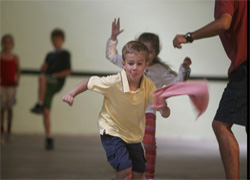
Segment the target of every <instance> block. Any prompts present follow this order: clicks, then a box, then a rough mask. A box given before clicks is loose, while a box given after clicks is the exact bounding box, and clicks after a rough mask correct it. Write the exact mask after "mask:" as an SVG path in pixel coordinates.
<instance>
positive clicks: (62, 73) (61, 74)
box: [52, 69, 71, 78]
mask: <svg viewBox="0 0 250 180" xmlns="http://www.w3.org/2000/svg"><path fill="white" fill-rule="evenodd" d="M70 74H71V70H69V69H67V70H64V71H60V72H57V73H54V74H53V75H52V76H53V77H54V78H62V77H66V76H68V75H70Z"/></svg>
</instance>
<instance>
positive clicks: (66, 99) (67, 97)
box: [63, 94, 74, 106]
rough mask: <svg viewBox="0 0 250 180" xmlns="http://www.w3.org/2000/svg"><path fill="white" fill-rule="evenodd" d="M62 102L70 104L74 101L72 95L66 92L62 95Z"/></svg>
mask: <svg viewBox="0 0 250 180" xmlns="http://www.w3.org/2000/svg"><path fill="white" fill-rule="evenodd" d="M63 102H66V103H68V104H69V105H70V106H72V104H73V102H74V97H73V96H72V95H71V94H66V95H64V96H63Z"/></svg>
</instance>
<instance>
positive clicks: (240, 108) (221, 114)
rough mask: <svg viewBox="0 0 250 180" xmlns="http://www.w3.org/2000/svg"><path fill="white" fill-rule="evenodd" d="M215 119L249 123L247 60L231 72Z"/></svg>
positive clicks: (241, 123)
mask: <svg viewBox="0 0 250 180" xmlns="http://www.w3.org/2000/svg"><path fill="white" fill-rule="evenodd" d="M214 120H217V121H221V122H225V123H233V124H238V125H243V126H246V125H247V61H246V62H244V63H242V64H241V65H240V66H239V67H238V68H237V69H236V70H234V71H233V72H232V73H231V75H230V78H229V82H228V84H227V87H226V88H225V90H224V93H223V95H222V98H221V101H220V104H219V108H218V110H217V113H216V115H215V117H214Z"/></svg>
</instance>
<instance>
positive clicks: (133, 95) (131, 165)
mask: <svg viewBox="0 0 250 180" xmlns="http://www.w3.org/2000/svg"><path fill="white" fill-rule="evenodd" d="M148 55H149V51H148V48H147V46H145V45H144V44H143V43H141V42H137V41H130V42H128V43H127V44H126V45H125V46H124V47H123V50H122V56H123V62H122V64H123V70H122V71H121V72H120V73H118V74H116V75H112V76H107V77H101V78H100V77H96V76H94V77H91V78H90V79H89V80H86V81H84V82H82V83H80V84H79V85H78V86H77V87H75V88H74V89H73V90H72V91H70V92H69V93H68V94H66V95H65V96H64V97H63V101H64V102H67V103H68V104H69V105H72V104H73V101H74V97H75V96H76V95H78V94H79V93H81V92H84V91H86V90H88V89H89V90H92V91H96V92H99V93H101V94H103V95H104V102H103V107H102V110H101V112H100V114H99V118H98V119H99V133H100V135H101V141H102V145H103V148H104V149H105V151H106V155H107V159H108V161H109V163H110V164H111V165H112V166H113V168H114V169H115V170H116V171H115V179H124V178H126V177H127V176H128V175H129V174H130V171H131V170H132V171H133V173H132V179H143V174H144V172H145V169H146V167H145V157H144V152H143V148H142V145H141V142H142V139H143V135H144V131H145V110H146V108H147V104H148V103H151V104H152V103H153V94H152V92H153V91H154V90H156V87H155V85H154V83H153V82H152V81H151V80H149V79H148V78H146V77H145V75H144V70H145V69H146V68H147V66H148ZM159 111H160V112H161V115H162V116H163V117H168V116H169V115H170V109H169V108H168V107H167V105H166V106H165V107H163V108H161V109H159Z"/></svg>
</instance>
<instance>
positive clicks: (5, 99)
mask: <svg viewBox="0 0 250 180" xmlns="http://www.w3.org/2000/svg"><path fill="white" fill-rule="evenodd" d="M0 96H1V108H2V109H8V108H12V107H13V106H14V105H15V104H16V87H15V86H2V87H1V88H0Z"/></svg>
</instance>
